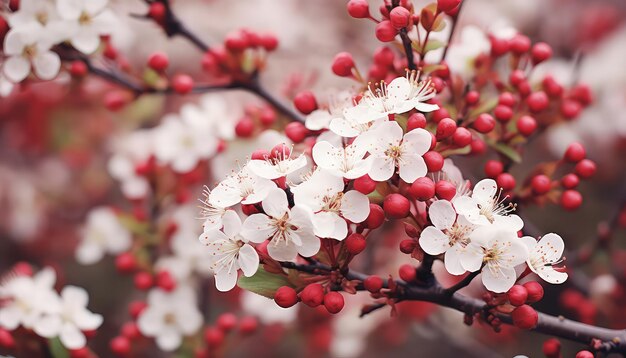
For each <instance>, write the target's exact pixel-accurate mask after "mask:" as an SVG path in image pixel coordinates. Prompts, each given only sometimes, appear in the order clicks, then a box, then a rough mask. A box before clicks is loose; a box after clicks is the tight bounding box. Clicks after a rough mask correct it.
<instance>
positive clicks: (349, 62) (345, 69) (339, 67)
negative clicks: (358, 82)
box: [332, 52, 354, 77]
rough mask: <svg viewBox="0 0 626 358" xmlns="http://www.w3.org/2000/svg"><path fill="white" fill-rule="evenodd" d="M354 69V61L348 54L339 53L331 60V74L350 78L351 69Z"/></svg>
mask: <svg viewBox="0 0 626 358" xmlns="http://www.w3.org/2000/svg"><path fill="white" fill-rule="evenodd" d="M353 68H354V59H353V58H352V55H351V54H350V53H348V52H340V53H338V54H337V55H336V56H335V59H334V60H333V65H332V70H333V73H334V74H336V75H337V76H340V77H348V76H352V69H353Z"/></svg>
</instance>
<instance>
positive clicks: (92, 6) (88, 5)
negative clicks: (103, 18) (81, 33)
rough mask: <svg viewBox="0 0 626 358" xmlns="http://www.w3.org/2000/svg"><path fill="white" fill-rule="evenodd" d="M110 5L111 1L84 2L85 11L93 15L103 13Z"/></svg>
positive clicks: (94, 0)
mask: <svg viewBox="0 0 626 358" xmlns="http://www.w3.org/2000/svg"><path fill="white" fill-rule="evenodd" d="M108 3H109V0H87V1H84V2H83V4H84V7H85V8H84V9H85V11H87V13H89V14H91V15H93V14H97V13H99V12H100V11H102V10H103V9H104V8H105V7H106V6H107V4H108Z"/></svg>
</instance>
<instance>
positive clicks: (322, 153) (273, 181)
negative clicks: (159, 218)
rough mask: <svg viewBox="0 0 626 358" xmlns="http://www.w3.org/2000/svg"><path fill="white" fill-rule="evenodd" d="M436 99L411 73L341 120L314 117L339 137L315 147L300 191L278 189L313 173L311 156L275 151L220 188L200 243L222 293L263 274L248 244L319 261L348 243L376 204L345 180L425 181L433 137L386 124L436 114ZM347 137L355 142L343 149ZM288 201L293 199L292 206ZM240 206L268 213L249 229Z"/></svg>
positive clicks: (313, 123) (279, 256)
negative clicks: (326, 249)
mask: <svg viewBox="0 0 626 358" xmlns="http://www.w3.org/2000/svg"><path fill="white" fill-rule="evenodd" d="M433 95H434V90H433V89H432V86H431V84H430V82H429V81H418V79H417V74H416V73H411V74H410V75H408V76H407V77H399V78H397V79H395V80H393V81H392V82H391V83H390V84H389V85H388V86H387V85H385V84H384V83H382V84H381V87H380V88H378V89H377V90H375V91H368V92H367V93H366V94H365V95H364V97H363V98H362V99H361V101H360V102H359V103H358V104H356V105H346V104H345V101H344V104H342V105H339V106H338V108H342V113H341V114H338V113H337V112H338V111H337V110H336V109H335V108H333V109H332V110H329V111H327V112H326V111H323V110H319V111H317V112H314V113H312V114H311V116H309V118H308V119H307V126H308V127H309V128H312V129H319V130H321V129H327V128H330V130H331V132H333V133H331V135H327V136H325V137H323V138H326V139H328V140H318V142H317V143H316V144H315V146H314V147H313V149H312V159H313V162H315V163H316V165H317V166H316V167H314V168H313V170H312V172H311V174H310V175H306V176H304V178H303V179H302V180H301V181H300V183H298V184H294V183H293V182H292V181H291V180H283V181H282V182H286V183H285V185H286V186H288V189H289V190H288V191H286V190H284V188H279V186H278V185H277V182H278V183H280V182H281V181H280V180H281V179H283V178H287V179H291V178H292V177H293V174H294V173H298V172H301V171H303V170H306V168H307V167H308V164H309V161H308V159H307V156H306V155H305V154H300V155H295V154H293V153H292V152H291V149H290V148H289V147H287V146H283V147H282V151H281V150H273V153H271V154H269V155H268V156H267V157H266V158H263V159H254V160H250V161H249V162H248V163H246V164H245V165H244V166H243V167H242V168H241V169H240V170H239V171H237V172H234V173H232V174H231V175H229V176H228V177H227V178H226V179H224V180H223V181H222V182H220V183H219V184H218V185H217V186H216V187H215V188H214V189H213V190H212V191H211V192H210V193H208V195H207V199H206V201H205V202H204V210H203V214H204V218H205V222H204V233H203V234H202V235H200V241H201V242H202V243H204V244H205V245H206V246H207V247H208V250H209V252H210V253H211V255H212V256H213V259H212V260H211V261H212V262H213V270H214V273H215V275H216V285H217V288H218V289H219V290H222V291H227V290H230V289H231V288H233V287H234V286H235V284H236V282H237V273H238V270H239V269H241V270H242V272H243V274H244V275H246V276H251V275H253V274H254V273H255V272H256V270H257V268H258V265H259V257H258V254H257V252H256V250H255V249H254V248H253V247H252V246H251V245H250V244H249V243H257V244H259V243H263V242H265V241H266V240H270V242H269V244H268V246H267V250H268V253H269V255H270V256H271V257H272V258H273V259H275V260H278V261H292V260H294V259H295V258H296V257H297V256H298V255H300V256H303V257H311V256H314V255H315V254H317V253H318V251H319V249H320V239H319V238H331V239H335V240H340V241H341V240H343V239H345V238H346V237H347V235H348V233H349V232H350V226H351V225H353V224H359V223H361V222H363V221H365V219H367V217H368V215H369V199H368V198H367V196H365V195H364V194H362V193H360V192H358V191H356V190H349V188H347V186H346V182H345V181H344V179H347V180H351V179H356V178H359V177H361V176H363V175H365V174H369V175H370V176H371V177H372V178H373V179H374V180H379V181H384V180H387V179H389V178H391V177H392V176H393V174H394V173H395V172H396V169H397V170H398V171H399V175H400V177H401V178H402V179H403V180H404V181H406V182H408V183H412V182H413V181H415V179H417V178H419V177H422V176H424V175H426V173H427V169H426V165H425V163H424V160H423V158H422V155H423V154H424V153H426V151H428V149H429V148H430V145H431V141H432V139H431V135H430V134H429V133H428V132H427V131H426V130H424V129H421V128H418V129H414V130H412V131H411V132H409V133H407V134H403V130H402V128H401V127H400V125H399V124H398V123H397V122H395V121H388V120H387V117H388V116H389V115H390V114H402V113H405V112H408V111H410V110H413V109H417V110H420V111H432V110H435V109H437V108H438V107H437V106H436V105H432V104H427V103H424V101H426V100H428V99H430V98H432V97H433ZM337 121H340V122H341V121H343V122H345V123H347V122H346V121H353V122H351V123H352V124H354V126H352V124H350V125H339V126H336V125H333V123H334V122H337ZM374 123H376V124H374ZM333 128H352V129H353V130H347V131H343V130H334V129H333ZM372 128H375V135H374V134H373V133H374V130H372ZM341 137H344V138H345V139H346V140H347V139H348V138H354V139H353V140H352V142H351V143H350V144H347V145H344V143H343V142H344V141H343V140H341ZM355 137H356V138H355ZM346 143H347V142H346ZM287 193H289V195H292V196H293V198H292V199H293V202H292V203H291V204H290V198H289V197H288V194H287ZM240 203H241V204H243V205H256V206H257V207H258V208H262V212H260V213H256V214H252V215H250V216H249V217H247V218H246V219H245V220H244V221H243V223H242V220H241V219H240V218H239V215H238V214H237V213H236V212H235V211H234V210H232V207H233V206H235V205H237V204H240Z"/></svg>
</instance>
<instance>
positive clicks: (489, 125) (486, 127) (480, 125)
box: [472, 113, 496, 134]
mask: <svg viewBox="0 0 626 358" xmlns="http://www.w3.org/2000/svg"><path fill="white" fill-rule="evenodd" d="M472 126H473V127H474V129H476V130H477V131H478V132H480V133H484V134H485V133H489V132H491V131H492V130H493V129H494V128H495V126H496V121H495V120H494V119H493V117H492V116H491V115H489V114H487V113H482V114H480V115H479V116H478V117H477V118H476V120H475V121H474V123H472Z"/></svg>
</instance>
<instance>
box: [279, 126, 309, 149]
mask: <svg viewBox="0 0 626 358" xmlns="http://www.w3.org/2000/svg"><path fill="white" fill-rule="evenodd" d="M285 135H286V136H287V138H289V140H291V141H292V142H294V143H296V144H297V143H302V142H304V139H305V138H306V136H307V135H309V130H308V129H307V128H306V127H305V126H304V124H302V123H300V122H291V123H289V124H287V125H286V126H285Z"/></svg>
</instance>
